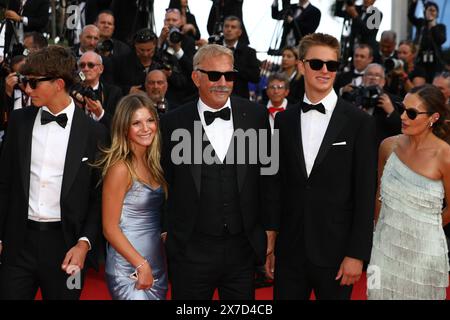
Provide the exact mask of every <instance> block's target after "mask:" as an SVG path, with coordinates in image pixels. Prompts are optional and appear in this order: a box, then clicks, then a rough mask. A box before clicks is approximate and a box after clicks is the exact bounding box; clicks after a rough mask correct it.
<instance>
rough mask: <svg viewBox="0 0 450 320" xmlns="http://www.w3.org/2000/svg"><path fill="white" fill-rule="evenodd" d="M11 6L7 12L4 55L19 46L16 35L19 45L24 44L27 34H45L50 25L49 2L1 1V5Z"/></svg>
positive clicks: (30, 0)
mask: <svg viewBox="0 0 450 320" xmlns="http://www.w3.org/2000/svg"><path fill="white" fill-rule="evenodd" d="M1 4H3V5H4V6H6V5H5V4H9V6H8V7H7V8H6V11H5V19H7V21H8V23H6V31H5V46H4V55H5V53H6V52H8V50H10V49H11V48H10V47H11V45H14V44H17V42H16V39H15V36H14V33H16V34H17V36H18V39H17V40H18V41H19V43H22V42H23V35H24V33H26V32H31V31H37V32H43V31H44V30H45V27H46V26H47V23H48V18H49V14H48V12H49V9H50V1H49V0H27V1H22V0H9V1H4V0H3V1H1V2H0V5H1Z"/></svg>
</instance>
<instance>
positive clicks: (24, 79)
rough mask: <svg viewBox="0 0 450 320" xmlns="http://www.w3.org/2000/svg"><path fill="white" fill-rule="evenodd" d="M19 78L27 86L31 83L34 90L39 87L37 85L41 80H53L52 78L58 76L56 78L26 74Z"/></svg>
mask: <svg viewBox="0 0 450 320" xmlns="http://www.w3.org/2000/svg"><path fill="white" fill-rule="evenodd" d="M19 79H20V83H22V84H23V86H24V87H25V88H26V87H27V85H30V88H31V89H33V90H34V89H36V88H37V85H38V83H39V82H42V81H51V80H55V79H56V78H54V77H43V78H28V77H26V76H21V77H20V78H19Z"/></svg>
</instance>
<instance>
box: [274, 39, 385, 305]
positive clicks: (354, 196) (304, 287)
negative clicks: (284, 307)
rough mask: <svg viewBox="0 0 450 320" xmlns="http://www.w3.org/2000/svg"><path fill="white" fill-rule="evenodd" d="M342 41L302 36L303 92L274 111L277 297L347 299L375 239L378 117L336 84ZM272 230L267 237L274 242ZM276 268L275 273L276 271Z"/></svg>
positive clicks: (275, 290)
mask: <svg viewBox="0 0 450 320" xmlns="http://www.w3.org/2000/svg"><path fill="white" fill-rule="evenodd" d="M339 52H340V50H339V42H338V41H337V39H335V38H334V37H332V36H330V35H326V34H321V33H314V34H311V35H308V36H306V37H304V38H303V39H302V41H301V42H300V60H301V61H300V66H299V68H300V71H301V73H302V74H303V76H304V78H305V96H304V98H303V101H302V103H301V104H300V106H299V107H298V108H291V109H287V110H286V111H284V112H281V113H279V114H278V115H277V117H276V119H275V130H279V136H280V138H279V141H280V148H279V149H280V170H279V175H277V176H276V179H274V181H273V184H274V185H276V186H278V188H277V189H278V190H279V192H278V193H274V194H273V197H274V198H275V199H274V201H277V202H278V203H279V204H280V208H279V212H280V215H279V221H278V224H279V227H278V235H277V236H276V247H275V251H274V252H275V257H276V261H275V264H274V263H273V262H274V257H273V255H269V256H268V259H267V263H266V271H267V272H268V273H269V275H270V276H273V275H274V276H275V289H274V298H275V299H279V300H280V299H308V298H309V297H310V294H311V291H312V290H314V293H315V295H316V297H317V298H318V299H350V295H351V291H352V285H353V284H354V283H355V282H356V281H358V279H359V277H360V276H361V273H362V269H363V261H368V260H369V258H370V251H371V246H372V232H373V211H374V203H375V181H376V180H375V179H376V147H375V125H374V122H373V120H372V119H371V118H370V116H369V115H367V114H365V113H364V112H362V111H360V110H358V109H357V108H355V107H354V106H353V105H351V104H349V103H347V102H345V101H344V100H342V99H338V97H337V95H336V93H335V92H334V90H333V81H334V79H335V77H336V71H337V69H338V65H339V63H338V61H339ZM274 237H275V233H274V232H272V236H271V237H269V240H270V242H269V248H271V247H272V246H273V243H274ZM273 269H274V272H275V274H273Z"/></svg>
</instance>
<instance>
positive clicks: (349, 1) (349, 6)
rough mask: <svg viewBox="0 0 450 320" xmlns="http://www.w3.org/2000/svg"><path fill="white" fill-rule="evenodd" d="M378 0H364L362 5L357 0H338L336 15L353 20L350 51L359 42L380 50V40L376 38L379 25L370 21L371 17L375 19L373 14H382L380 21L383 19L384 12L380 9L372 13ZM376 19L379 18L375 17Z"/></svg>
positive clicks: (374, 49)
mask: <svg viewBox="0 0 450 320" xmlns="http://www.w3.org/2000/svg"><path fill="white" fill-rule="evenodd" d="M375 1H376V0H364V1H363V5H362V6H356V5H355V0H337V1H336V9H335V10H336V11H335V12H336V13H335V14H336V16H339V17H343V18H344V19H348V20H350V21H351V32H350V39H349V41H350V46H351V50H350V52H353V48H354V46H355V45H356V44H358V43H365V44H368V45H370V46H371V47H372V49H373V52H377V51H378V42H377V40H376V37H377V33H378V29H379V25H378V26H377V25H375V26H374V25H372V24H370V23H368V21H369V19H371V21H372V19H373V15H375V14H380V17H379V18H380V22H381V20H382V19H383V13H382V12H381V11H380V10H378V9H377V10H374V11H371V12H370V13H369V12H368V11H369V8H371V7H372V6H373V5H374V3H375ZM375 9H376V8H375ZM374 20H375V21H376V20H377V19H374Z"/></svg>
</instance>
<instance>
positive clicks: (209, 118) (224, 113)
mask: <svg viewBox="0 0 450 320" xmlns="http://www.w3.org/2000/svg"><path fill="white" fill-rule="evenodd" d="M203 115H204V116H205V122H206V125H207V126H209V125H210V124H211V123H213V122H214V120H215V119H216V118H221V119H223V120H230V115H231V109H230V108H223V109H222V110H220V111H216V112H211V111H205V112H203Z"/></svg>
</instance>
